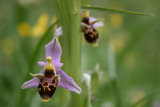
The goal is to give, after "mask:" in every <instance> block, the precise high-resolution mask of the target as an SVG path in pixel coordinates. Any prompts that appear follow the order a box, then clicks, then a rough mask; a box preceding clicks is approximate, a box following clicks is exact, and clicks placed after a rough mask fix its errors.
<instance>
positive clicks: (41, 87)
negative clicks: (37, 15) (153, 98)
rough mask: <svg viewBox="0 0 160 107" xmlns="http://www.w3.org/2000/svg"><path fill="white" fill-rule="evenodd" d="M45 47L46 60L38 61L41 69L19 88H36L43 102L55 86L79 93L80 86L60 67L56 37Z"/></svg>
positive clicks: (47, 98) (58, 45) (59, 48)
mask: <svg viewBox="0 0 160 107" xmlns="http://www.w3.org/2000/svg"><path fill="white" fill-rule="evenodd" d="M45 48H46V62H38V64H39V65H40V66H41V67H42V68H43V69H42V70H41V71H40V72H39V73H38V74H31V75H32V76H33V77H34V78H33V79H31V80H29V81H27V82H25V83H24V84H23V85H22V86H21V88H22V89H26V88H38V91H39V94H40V96H41V98H42V101H43V102H48V101H49V100H50V98H51V97H52V96H53V94H54V92H55V90H56V88H57V86H60V87H62V88H65V89H68V90H69V91H73V92H76V93H78V94H80V93H81V88H80V87H79V86H78V85H77V84H76V82H75V81H74V80H73V78H72V77H70V76H68V75H67V74H66V73H65V72H64V71H63V70H62V69H61V67H62V66H63V63H61V62H60V59H61V54H62V49H61V46H60V43H59V41H58V39H57V38H54V39H53V40H52V41H51V42H49V43H48V44H47V45H46V46H45Z"/></svg>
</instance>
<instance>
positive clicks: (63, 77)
mask: <svg viewBox="0 0 160 107" xmlns="http://www.w3.org/2000/svg"><path fill="white" fill-rule="evenodd" d="M57 75H60V84H59V86H60V87H62V88H65V89H68V90H70V91H73V92H76V93H78V94H80V93H81V92H82V90H81V88H80V87H79V86H78V85H77V84H76V83H75V81H74V80H73V79H72V77H70V76H68V75H67V74H66V73H65V72H64V71H62V70H61V69H59V70H57Z"/></svg>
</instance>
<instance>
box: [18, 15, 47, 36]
mask: <svg viewBox="0 0 160 107" xmlns="http://www.w3.org/2000/svg"><path fill="white" fill-rule="evenodd" d="M48 20H49V16H48V15H47V14H45V13H43V14H41V15H40V17H39V19H38V21H37V24H36V25H35V26H33V27H31V26H30V25H29V24H28V23H27V22H22V23H21V24H19V26H18V33H19V34H20V35H21V36H23V37H26V36H29V35H30V36H31V37H40V36H42V35H43V34H44V33H45V32H46V30H47V28H48Z"/></svg>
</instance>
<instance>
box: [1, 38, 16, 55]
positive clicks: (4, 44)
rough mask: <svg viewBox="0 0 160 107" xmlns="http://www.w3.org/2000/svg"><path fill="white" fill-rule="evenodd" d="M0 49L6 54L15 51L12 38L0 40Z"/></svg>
mask: <svg viewBox="0 0 160 107" xmlns="http://www.w3.org/2000/svg"><path fill="white" fill-rule="evenodd" d="M0 46H1V47H0V49H1V50H2V52H3V53H4V54H6V55H11V54H12V53H13V52H14V51H15V48H16V46H15V43H14V41H13V39H12V38H5V39H3V40H1V41H0Z"/></svg>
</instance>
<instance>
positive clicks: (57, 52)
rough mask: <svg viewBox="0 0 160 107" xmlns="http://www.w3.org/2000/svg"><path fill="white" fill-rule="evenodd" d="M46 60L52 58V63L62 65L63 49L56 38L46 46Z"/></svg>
mask: <svg viewBox="0 0 160 107" xmlns="http://www.w3.org/2000/svg"><path fill="white" fill-rule="evenodd" d="M45 47H46V58H47V57H48V56H50V57H51V58H52V63H60V59H61V54H62V49H61V46H60V44H59V42H58V39H57V38H54V39H53V40H52V41H51V42H49V43H48V44H47V45H46V46H45Z"/></svg>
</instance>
